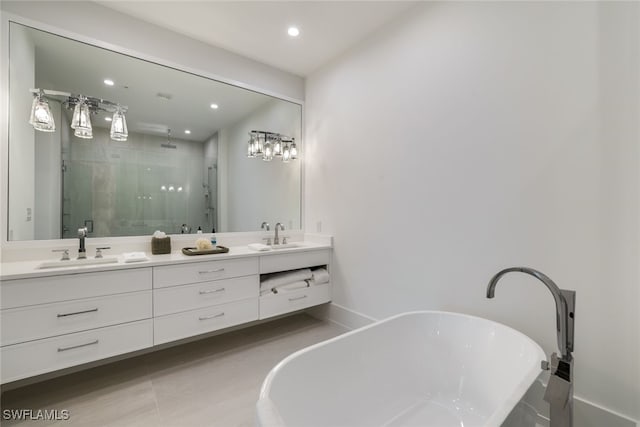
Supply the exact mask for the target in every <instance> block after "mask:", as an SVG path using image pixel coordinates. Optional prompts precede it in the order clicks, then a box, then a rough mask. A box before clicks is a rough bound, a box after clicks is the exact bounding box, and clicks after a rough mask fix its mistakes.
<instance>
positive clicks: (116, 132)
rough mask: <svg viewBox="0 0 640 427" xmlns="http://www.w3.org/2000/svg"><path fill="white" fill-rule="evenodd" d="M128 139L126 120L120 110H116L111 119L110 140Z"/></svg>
mask: <svg viewBox="0 0 640 427" xmlns="http://www.w3.org/2000/svg"><path fill="white" fill-rule="evenodd" d="M128 137H129V131H128V130H127V119H126V118H125V117H124V113H123V112H122V110H120V109H119V108H118V110H116V112H115V113H113V118H112V119H111V139H113V140H114V141H126V140H127V138H128Z"/></svg>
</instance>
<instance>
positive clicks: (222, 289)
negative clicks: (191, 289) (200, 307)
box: [199, 288, 224, 295]
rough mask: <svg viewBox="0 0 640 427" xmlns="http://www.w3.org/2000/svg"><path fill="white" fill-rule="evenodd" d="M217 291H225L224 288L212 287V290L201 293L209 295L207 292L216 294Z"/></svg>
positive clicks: (201, 293) (201, 292)
mask: <svg viewBox="0 0 640 427" xmlns="http://www.w3.org/2000/svg"><path fill="white" fill-rule="evenodd" d="M217 292H224V288H219V289H212V290H210V291H200V292H199V294H200V295H207V294H215V293H217Z"/></svg>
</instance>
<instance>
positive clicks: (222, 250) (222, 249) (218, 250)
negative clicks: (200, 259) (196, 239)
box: [182, 245, 229, 256]
mask: <svg viewBox="0 0 640 427" xmlns="http://www.w3.org/2000/svg"><path fill="white" fill-rule="evenodd" d="M227 252H229V248H227V247H226V246H220V245H218V246H216V247H215V248H214V249H208V250H204V251H199V250H198V248H182V253H183V254H185V255H189V256H191V255H213V254H226V253H227Z"/></svg>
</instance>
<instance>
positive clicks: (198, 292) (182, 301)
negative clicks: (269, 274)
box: [153, 274, 260, 316]
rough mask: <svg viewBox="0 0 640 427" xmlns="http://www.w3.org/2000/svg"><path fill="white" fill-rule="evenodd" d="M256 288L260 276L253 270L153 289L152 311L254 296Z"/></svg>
mask: <svg viewBox="0 0 640 427" xmlns="http://www.w3.org/2000/svg"><path fill="white" fill-rule="evenodd" d="M259 288H260V278H259V276H258V275H257V274H254V275H253V276H245V277H236V278H234V279H226V280H214V281H210V282H202V283H196V284H193V285H182V286H171V287H167V288H161V289H155V290H154V291H153V312H154V314H155V316H163V315H165V314H172V313H178V312H180V311H185V310H193V309H196V308H203V307H207V306H210V305H217V304H224V303H226V302H230V301H236V300H241V299H245V298H257V297H258V295H259Z"/></svg>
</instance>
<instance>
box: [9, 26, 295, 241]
mask: <svg viewBox="0 0 640 427" xmlns="http://www.w3.org/2000/svg"><path fill="white" fill-rule="evenodd" d="M9 71H10V73H9V192H8V194H9V201H8V210H9V212H8V237H9V240H34V239H58V238H74V237H75V236H76V234H77V229H78V228H80V227H84V226H86V227H87V228H88V230H89V236H91V237H106V236H130V235H150V234H152V233H153V232H154V231H155V230H162V231H165V232H167V233H180V232H181V231H184V230H187V231H188V230H191V232H195V231H196V230H197V229H198V228H199V227H200V228H201V229H202V230H203V231H204V232H211V231H212V230H215V231H216V232H227V231H253V230H258V229H259V228H260V224H261V223H262V222H263V221H267V222H270V223H276V222H282V223H284V224H285V227H287V226H288V228H289V229H299V228H301V224H300V216H301V215H300V203H301V200H300V196H301V187H300V185H301V184H300V176H301V166H300V161H299V160H295V156H292V155H291V153H292V147H293V149H294V150H296V149H297V150H300V143H299V141H300V136H301V126H302V124H301V116H302V108H301V106H300V105H299V104H295V103H292V102H289V101H285V100H282V99H278V98H274V97H271V96H267V95H264V94H260V93H257V92H253V91H250V90H246V89H243V88H239V87H235V86H232V85H228V84H225V83H221V82H218V81H215V80H211V79H207V78H204V77H201V76H196V75H193V74H190V73H187V72H183V71H179V70H176V69H173V68H169V67H164V66H161V65H158V64H154V63H151V62H148V61H144V60H141V59H138V58H133V57H130V56H127V55H123V54H120V53H117V52H113V51H110V50H106V49H102V48H98V47H95V46H92V45H88V44H85V43H81V42H78V41H74V40H70V39H67V38H64V37H60V36H57V35H54V34H51V33H47V32H44V31H40V30H37V29H34V28H30V27H26V26H24V25H21V24H18V23H15V22H11V24H10V37H9ZM76 106H78V107H76ZM81 107H82V108H85V110H83V109H82V108H81ZM36 108H37V110H36ZM32 111H33V114H32ZM74 111H77V113H76V117H74ZM83 111H84V112H85V113H87V112H88V116H86V117H88V119H86V117H85V118H84V119H82V120H85V121H84V122H82V123H84V124H82V125H81V124H80V123H81V122H80V121H81V117H80V115H81V113H82V112H83ZM36 116H37V117H36ZM256 132H257V133H259V134H261V135H262V137H263V138H264V137H265V136H266V135H269V141H270V142H272V143H273V144H276V143H279V144H281V146H280V148H279V149H280V153H279V154H278V153H273V154H274V155H273V158H272V159H270V160H271V161H263V160H267V159H265V158H264V156H263V155H259V154H257V153H253V155H250V154H251V153H250V151H251V141H252V140H253V139H254V138H255V135H256ZM273 135H275V136H273ZM272 138H273V140H272ZM292 144H293V145H292ZM285 148H288V150H287V151H286V152H285ZM285 153H286V155H285V156H283V154H285ZM252 157H253V158H252ZM256 157H259V158H258V159H256ZM283 159H284V161H283Z"/></svg>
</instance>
